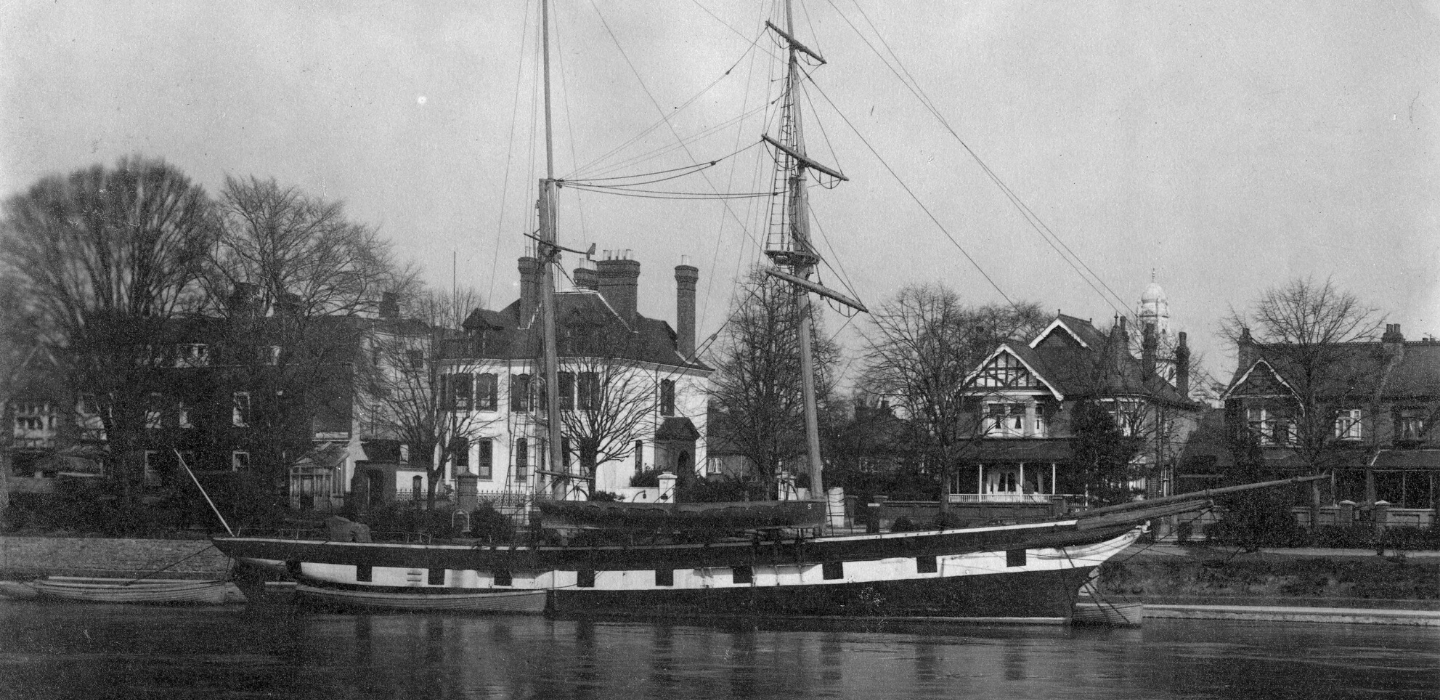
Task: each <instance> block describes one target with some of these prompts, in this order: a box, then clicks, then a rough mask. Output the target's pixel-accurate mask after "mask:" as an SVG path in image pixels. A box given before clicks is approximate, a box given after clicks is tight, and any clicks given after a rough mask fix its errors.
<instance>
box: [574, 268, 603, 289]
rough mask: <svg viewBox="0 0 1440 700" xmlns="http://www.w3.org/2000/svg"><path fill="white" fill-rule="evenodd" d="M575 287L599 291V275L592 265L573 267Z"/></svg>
mask: <svg viewBox="0 0 1440 700" xmlns="http://www.w3.org/2000/svg"><path fill="white" fill-rule="evenodd" d="M575 288H576V289H589V290H590V291H600V277H599V274H598V273H597V272H595V268H593V267H577V268H575Z"/></svg>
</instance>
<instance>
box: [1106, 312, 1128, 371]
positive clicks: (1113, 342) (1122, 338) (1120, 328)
mask: <svg viewBox="0 0 1440 700" xmlns="http://www.w3.org/2000/svg"><path fill="white" fill-rule="evenodd" d="M1110 357H1111V360H1112V361H1113V362H1114V363H1115V365H1114V366H1115V367H1116V368H1119V367H1120V366H1121V365H1120V362H1121V361H1122V360H1124V359H1125V358H1127V357H1130V330H1129V329H1128V328H1127V327H1126V325H1125V317H1124V316H1118V315H1117V316H1116V321H1115V325H1114V326H1111V327H1110Z"/></svg>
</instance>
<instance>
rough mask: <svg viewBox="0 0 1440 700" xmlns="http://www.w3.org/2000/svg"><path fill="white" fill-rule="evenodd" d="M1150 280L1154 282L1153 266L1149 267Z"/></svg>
mask: <svg viewBox="0 0 1440 700" xmlns="http://www.w3.org/2000/svg"><path fill="white" fill-rule="evenodd" d="M1150 281H1151V282H1154V281H1155V268H1153V267H1152V268H1150Z"/></svg>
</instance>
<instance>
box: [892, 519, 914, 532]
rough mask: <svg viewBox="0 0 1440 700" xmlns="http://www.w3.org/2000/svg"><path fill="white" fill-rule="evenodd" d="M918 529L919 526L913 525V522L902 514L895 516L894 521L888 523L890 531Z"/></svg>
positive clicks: (912, 530)
mask: <svg viewBox="0 0 1440 700" xmlns="http://www.w3.org/2000/svg"><path fill="white" fill-rule="evenodd" d="M918 529H919V528H917V527H915V523H913V522H911V521H910V519H909V518H907V517H905V516H903V515H902V516H900V517H898V518H896V519H895V522H893V523H890V531H891V532H914V531H916V530H918Z"/></svg>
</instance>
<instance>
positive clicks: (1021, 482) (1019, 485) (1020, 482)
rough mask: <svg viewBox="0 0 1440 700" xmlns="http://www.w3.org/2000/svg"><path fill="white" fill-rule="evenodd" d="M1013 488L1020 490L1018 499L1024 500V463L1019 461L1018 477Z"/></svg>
mask: <svg viewBox="0 0 1440 700" xmlns="http://www.w3.org/2000/svg"><path fill="white" fill-rule="evenodd" d="M1015 490H1017V491H1019V492H1020V500H1022V501H1023V500H1025V463H1024V462H1021V463H1020V478H1019V479H1018V480H1017V482H1016V484H1015Z"/></svg>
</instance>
